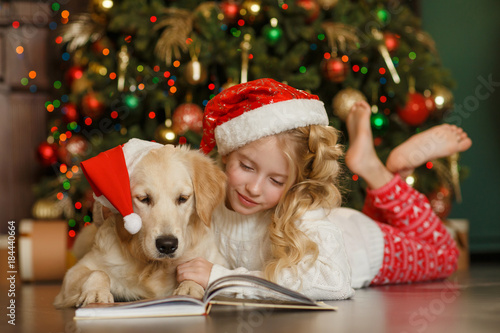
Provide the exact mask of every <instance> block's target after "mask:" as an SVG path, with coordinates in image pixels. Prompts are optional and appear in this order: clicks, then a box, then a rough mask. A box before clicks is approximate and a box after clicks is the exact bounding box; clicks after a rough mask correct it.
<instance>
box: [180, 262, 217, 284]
mask: <svg viewBox="0 0 500 333" xmlns="http://www.w3.org/2000/svg"><path fill="white" fill-rule="evenodd" d="M213 265H214V264H212V263H211V262H210V261H208V260H206V259H203V258H195V259H193V260H190V261H188V262H185V263H183V264H180V265H179V266H177V282H179V283H180V282H182V281H184V280H192V281H194V282H196V283H198V284H199V285H201V286H202V287H203V288H204V289H206V288H207V285H208V279H209V278H210V272H211V271H212V266H213Z"/></svg>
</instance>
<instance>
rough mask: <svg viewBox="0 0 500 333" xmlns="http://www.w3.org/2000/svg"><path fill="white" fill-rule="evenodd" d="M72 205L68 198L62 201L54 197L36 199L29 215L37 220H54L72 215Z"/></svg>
mask: <svg viewBox="0 0 500 333" xmlns="http://www.w3.org/2000/svg"><path fill="white" fill-rule="evenodd" d="M74 213H75V212H74V209H73V204H72V202H71V199H70V198H69V197H68V196H65V197H64V198H63V199H62V200H58V199H57V198H55V197H47V198H42V199H38V200H37V201H35V203H34V204H33V207H32V208H31V214H32V215H33V217H34V218H35V219H39V220H56V219H60V218H62V217H63V216H64V217H72V216H73V215H74Z"/></svg>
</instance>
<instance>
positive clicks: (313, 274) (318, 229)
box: [209, 205, 384, 300]
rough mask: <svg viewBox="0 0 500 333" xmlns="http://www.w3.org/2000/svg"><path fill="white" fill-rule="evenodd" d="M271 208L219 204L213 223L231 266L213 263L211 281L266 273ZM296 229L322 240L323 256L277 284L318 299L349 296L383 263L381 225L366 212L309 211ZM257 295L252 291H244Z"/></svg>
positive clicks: (304, 261) (308, 258)
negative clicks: (242, 210)
mask: <svg viewBox="0 0 500 333" xmlns="http://www.w3.org/2000/svg"><path fill="white" fill-rule="evenodd" d="M269 221H270V214H269V213H268V212H264V213H258V214H254V215H240V214H238V213H235V212H233V211H230V210H228V209H227V208H226V207H225V206H224V205H221V206H220V207H218V209H217V210H216V211H215V212H214V215H213V219H212V222H213V226H214V231H215V234H216V238H217V241H218V243H219V249H220V251H221V252H222V254H223V255H224V256H225V257H226V259H227V261H228V263H229V267H230V268H229V269H228V268H225V267H222V266H220V265H214V266H213V268H212V272H211V274H210V279H209V282H212V281H214V280H216V279H218V278H220V277H222V276H226V275H231V274H252V275H256V276H260V277H263V272H262V269H263V267H264V263H265V261H266V260H267V259H269V257H270V255H271V254H270V241H269V236H268V231H267V227H268V224H269ZM296 223H297V226H298V228H299V229H300V230H301V231H303V232H304V233H305V234H306V235H307V236H308V237H309V238H310V239H311V240H312V241H314V242H316V243H317V244H318V249H319V256H318V258H317V260H316V261H315V262H314V263H313V264H312V265H310V262H311V260H312V258H311V256H310V255H308V256H305V257H304V258H303V259H302V261H301V262H300V263H299V264H298V265H297V273H295V272H294V270H292V269H284V270H282V271H281V272H280V274H279V276H278V281H277V282H278V284H280V285H283V286H285V287H287V288H290V289H293V290H297V291H299V292H301V293H303V294H305V295H306V296H309V297H310V298H312V299H316V300H333V299H346V298H350V297H352V296H353V295H354V290H353V288H360V287H363V286H367V285H368V284H369V283H370V281H371V280H372V279H373V278H374V277H375V275H376V274H377V272H378V270H379V269H380V267H381V266H382V259H383V249H384V240H383V235H382V232H381V230H380V228H379V227H378V226H377V225H376V224H375V223H374V222H373V221H372V220H371V219H369V218H368V217H366V216H365V215H363V214H362V213H360V212H358V211H355V210H352V209H348V208H337V209H334V210H332V211H330V212H329V214H328V211H325V210H323V209H318V210H313V211H309V212H307V213H306V214H305V215H304V216H303V217H302V218H301V219H300V220H299V221H297V222H296ZM243 293H244V294H245V295H246V296H249V297H251V296H253V295H252V291H251V289H246V290H245V291H244V292H243Z"/></svg>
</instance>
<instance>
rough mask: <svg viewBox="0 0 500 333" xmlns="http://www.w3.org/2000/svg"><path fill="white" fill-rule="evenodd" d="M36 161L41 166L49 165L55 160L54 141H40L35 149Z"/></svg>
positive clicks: (55, 147)
mask: <svg viewBox="0 0 500 333" xmlns="http://www.w3.org/2000/svg"><path fill="white" fill-rule="evenodd" d="M36 156H37V159H38V161H39V162H40V164H41V165H43V166H49V165H52V164H54V163H55V162H57V145H56V144H55V143H48V142H42V143H41V144H39V145H38V148H37V150H36Z"/></svg>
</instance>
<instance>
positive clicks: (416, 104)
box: [35, 0, 459, 228]
mask: <svg viewBox="0 0 500 333" xmlns="http://www.w3.org/2000/svg"><path fill="white" fill-rule="evenodd" d="M52 9H53V11H54V12H58V13H59V12H60V15H61V24H60V29H59V30H58V36H57V38H56V39H55V44H56V45H57V46H58V47H60V49H61V57H62V65H63V68H64V73H62V74H61V78H60V79H58V80H56V81H55V82H54V100H52V101H47V102H46V104H45V109H46V110H47V111H48V113H49V129H48V138H47V141H46V142H42V143H41V144H40V146H39V149H38V154H39V160H40V163H41V164H42V165H44V166H46V170H45V171H46V177H45V178H44V179H42V180H41V181H40V183H39V184H38V185H37V189H36V190H37V193H38V196H39V198H41V199H40V200H39V201H38V202H37V203H36V205H37V204H38V205H39V207H40V208H39V209H38V210H36V209H35V212H36V211H39V212H40V211H43V208H45V207H46V206H47V205H48V206H49V207H50V205H58V206H60V207H63V209H60V211H61V212H62V213H64V215H65V217H66V218H69V219H70V226H71V227H74V228H77V227H78V225H80V224H81V223H80V222H82V221H83V222H90V221H91V207H92V192H91V190H90V188H89V185H88V184H87V182H86V181H85V179H84V177H83V176H82V173H81V170H80V169H79V162H81V161H82V160H85V159H88V158H90V157H92V156H95V155H97V154H98V153H100V152H102V151H104V150H107V149H110V148H112V147H115V146H117V145H119V144H123V143H125V142H126V141H128V140H129V139H130V138H141V139H146V140H156V141H158V142H161V143H174V144H179V143H180V144H183V143H187V144H190V145H191V147H192V148H193V149H196V148H197V147H198V144H199V141H200V139H201V131H202V117H203V111H202V110H203V107H204V106H205V105H206V103H207V102H208V101H209V100H210V99H211V98H212V97H213V96H214V95H215V94H217V93H218V92H220V91H221V90H222V89H224V88H226V87H229V86H231V85H234V84H237V83H240V82H245V81H247V80H253V79H258V78H262V77H270V78H273V79H275V80H278V81H281V82H285V83H287V84H289V85H291V86H293V87H296V88H299V89H303V90H307V91H310V92H312V93H314V94H317V95H318V96H319V97H320V99H321V100H322V101H324V102H325V106H326V108H327V111H328V113H329V116H330V119H331V125H332V126H334V127H336V128H338V129H340V130H342V131H344V133H345V124H344V119H345V115H346V113H347V112H348V110H349V108H350V106H351V105H352V104H353V103H354V102H355V101H357V100H359V99H365V100H367V101H368V103H370V104H371V105H372V111H373V114H372V128H373V132H374V136H375V138H374V140H375V145H376V148H377V151H378V153H379V155H380V157H381V159H382V160H385V158H386V157H387V155H388V153H389V152H390V150H391V149H392V148H393V147H395V146H396V145H398V144H399V143H401V142H403V141H404V140H405V139H407V138H408V137H410V136H411V135H413V134H415V133H417V132H419V131H422V130H425V129H427V128H429V127H431V126H434V125H436V124H439V123H441V122H442V120H443V117H444V116H445V114H446V113H447V112H448V111H450V108H451V106H452V104H453V102H452V95H451V92H450V89H451V87H452V84H453V82H452V79H451V76H450V74H449V73H448V71H447V70H446V69H444V68H443V67H442V65H441V63H440V60H439V56H438V54H437V51H436V48H435V45H434V42H433V40H432V38H431V37H430V36H429V35H428V34H427V33H425V32H424V31H422V29H421V26H420V20H419V18H418V17H417V16H416V15H415V13H413V12H412V10H411V9H410V7H409V6H408V4H406V3H405V2H402V1H397V0H392V1H391V0H358V1H347V0H297V1H284V0H242V1H233V0H224V1H218V2H211V1H200V0H183V1H173V0H113V1H112V0H91V1H90V5H89V10H88V12H84V13H80V14H73V13H70V12H69V11H68V10H66V9H65V8H64V7H63V6H60V5H59V4H58V3H54V4H53V5H52ZM346 138H347V135H344V137H343V140H344V142H343V143H344V144H346V145H347V144H348V142H347V140H346ZM456 164H457V157H455V158H454V159H452V160H439V161H429V163H427V164H426V165H425V166H423V167H421V168H419V169H417V170H416V171H415V172H414V174H413V175H412V176H411V177H409V178H408V179H407V181H408V182H411V183H412V184H413V185H414V186H415V187H416V188H417V189H419V190H420V191H421V192H423V193H426V194H428V196H429V197H430V198H431V202H434V203H435V205H433V207H434V208H435V210H436V211H437V212H438V213H439V214H441V216H442V217H445V216H446V214H447V212H448V211H449V207H450V204H451V199H450V198H451V193H455V195H456V196H457V197H458V196H459V187H458V166H457V165H456ZM347 172H348V171H347ZM346 178H347V180H346V184H345V186H344V188H345V192H346V200H345V205H346V206H351V207H354V208H361V206H362V202H363V196H364V188H365V185H364V184H363V182H362V180H360V179H358V177H357V175H351V174H349V177H346ZM42 215H43V214H42Z"/></svg>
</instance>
